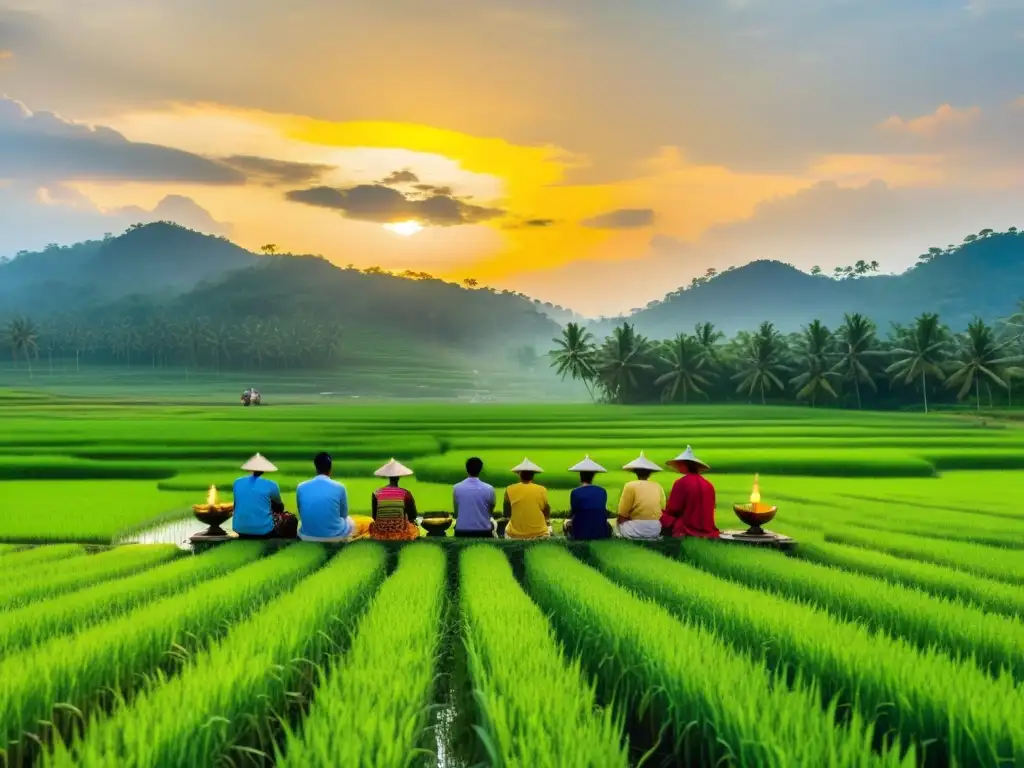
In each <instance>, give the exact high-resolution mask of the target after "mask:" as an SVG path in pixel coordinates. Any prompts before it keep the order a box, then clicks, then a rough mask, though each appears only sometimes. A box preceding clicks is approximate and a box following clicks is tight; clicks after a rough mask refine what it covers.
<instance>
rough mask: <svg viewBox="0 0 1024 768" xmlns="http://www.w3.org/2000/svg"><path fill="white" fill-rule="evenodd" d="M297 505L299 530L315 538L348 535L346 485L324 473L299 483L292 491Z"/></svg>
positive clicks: (304, 534) (332, 537)
mask: <svg viewBox="0 0 1024 768" xmlns="http://www.w3.org/2000/svg"><path fill="white" fill-rule="evenodd" d="M295 497H296V501H297V502H298V505H299V521H300V523H301V525H300V527H299V533H300V534H302V535H303V536H315V537H316V538H318V539H334V538H338V537H339V536H347V535H348V531H349V521H348V493H347V492H346V491H345V486H344V485H342V484H341V483H339V482H337V481H336V480H332V479H331V478H329V477H328V476H327V475H317V476H316V477H314V478H313V479H312V480H307V481H306V482H304V483H299V487H298V488H297V489H296V491H295Z"/></svg>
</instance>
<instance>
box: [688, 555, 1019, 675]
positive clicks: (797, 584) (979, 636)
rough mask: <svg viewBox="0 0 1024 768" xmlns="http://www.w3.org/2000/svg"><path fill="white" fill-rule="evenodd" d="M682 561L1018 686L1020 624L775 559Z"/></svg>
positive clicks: (798, 562)
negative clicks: (1005, 674)
mask: <svg viewBox="0 0 1024 768" xmlns="http://www.w3.org/2000/svg"><path fill="white" fill-rule="evenodd" d="M682 552H683V554H684V555H685V557H686V558H687V559H689V560H691V561H692V562H693V563H695V564H696V565H698V566H699V567H700V568H702V569H703V570H706V571H710V572H711V573H715V574H717V575H719V576H723V577H725V578H728V579H731V580H733V581H737V582H739V583H741V584H747V585H749V586H752V587H755V588H759V589H764V590H767V591H769V592H776V593H778V594H781V595H786V596H788V597H792V598H795V599H799V600H806V601H807V602H809V603H811V604H813V605H818V606H820V607H822V608H824V609H825V610H827V611H828V612H829V613H831V614H833V615H834V616H837V617H838V618H840V619H843V620H846V621H855V622H860V623H862V624H864V625H865V626H866V627H868V628H869V629H872V630H877V631H881V632H885V633H888V634H890V635H893V636H896V637H903V638H906V639H907V640H908V641H910V642H911V643H913V644H915V645H917V646H918V647H919V648H931V647H936V648H941V649H943V650H945V651H946V652H948V653H949V654H950V655H952V656H954V657H958V658H963V659H971V660H974V661H975V662H976V663H977V664H978V665H979V666H980V667H981V668H982V669H986V670H988V671H989V673H990V674H992V675H993V676H995V675H998V674H999V673H1000V671H1001V670H1003V669H1006V670H1008V671H1009V672H1010V673H1011V674H1012V675H1013V676H1014V677H1015V678H1016V679H1017V680H1021V679H1024V655H1022V654H1021V649H1022V648H1024V624H1021V623H1019V622H1016V621H1014V620H1012V619H1008V618H1006V617H1004V616H998V615H995V614H990V613H985V612H984V611H981V610H979V609H977V608H974V607H973V606H970V605H967V604H964V603H962V602H954V601H950V600H945V599H942V598H937V597H932V596H931V595H928V594H927V593H925V592H922V591H921V590H918V589H913V588H909V587H904V586H899V585H896V584H886V583H885V582H881V581H879V580H878V579H874V578H871V577H870V576H861V575H859V574H856V573H850V572H848V571H840V570H838V569H836V568H830V567H828V566H824V565H818V564H816V563H810V562H806V561H802V560H798V559H795V558H791V557H786V556H785V555H783V554H781V553H779V552H761V551H757V550H753V549H751V548H737V547H729V546H723V545H721V544H719V543H718V542H711V541H704V540H696V539H691V540H686V541H684V543H683V550H682Z"/></svg>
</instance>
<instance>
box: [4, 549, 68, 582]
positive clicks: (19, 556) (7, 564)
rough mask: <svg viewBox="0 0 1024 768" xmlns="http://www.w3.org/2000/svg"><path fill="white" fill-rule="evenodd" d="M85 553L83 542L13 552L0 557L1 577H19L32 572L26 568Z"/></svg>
mask: <svg viewBox="0 0 1024 768" xmlns="http://www.w3.org/2000/svg"><path fill="white" fill-rule="evenodd" d="M84 554H85V547H83V546H82V545H81V544H48V545H46V546H42V547H32V548H30V549H23V550H21V551H19V552H12V553H11V554H8V555H4V556H3V558H0V578H3V579H11V578H18V577H19V576H20V575H21V574H24V573H31V570H26V569H32V568H37V567H39V566H41V565H43V564H46V563H52V562H54V561H57V560H63V559H64V558H67V557H73V556H74V555H84Z"/></svg>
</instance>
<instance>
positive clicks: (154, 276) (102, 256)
mask: <svg viewBox="0 0 1024 768" xmlns="http://www.w3.org/2000/svg"><path fill="white" fill-rule="evenodd" d="M258 258H259V257H258V256H256V255H255V254H252V253H250V252H249V251H246V250H245V249H243V248H240V247H238V246H237V245H234V244H233V243H231V242H229V241H227V240H225V239H223V238H220V237H214V236H212V235H204V234H201V233H199V232H195V231H193V230H190V229H186V228H185V227H181V226H178V225H177V224H172V223H170V222H156V223H153V224H147V225H134V226H132V227H131V228H129V229H128V231H127V232H125V233H124V234H123V235H121V236H119V237H108V238H106V239H104V240H95V241H89V242H85V243H78V244H76V245H72V246H65V247H60V246H57V245H52V246H49V247H48V248H47V249H46V250H44V251H39V252H34V253H20V254H18V255H17V256H16V257H15V258H14V259H12V260H10V261H8V262H6V263H0V311H2V309H4V308H7V309H10V310H16V311H27V310H29V309H33V310H35V311H40V310H44V311H45V310H49V309H56V308H60V309H69V308H76V307H87V306H95V305H97V304H101V303H104V302H110V301H114V300H116V299H118V298H121V297H123V296H127V295H129V294H133V293H140V294H146V295H161V296H173V295H176V294H179V293H181V292H183V291H187V290H190V289H191V288H193V287H195V285H196V284H198V283H199V282H201V281H203V280H211V279H216V278H218V277H222V276H223V275H225V274H226V273H228V272H230V271H232V270H236V269H241V268H243V267H247V266H251V265H252V264H254V263H255V262H256V260H257V259H258Z"/></svg>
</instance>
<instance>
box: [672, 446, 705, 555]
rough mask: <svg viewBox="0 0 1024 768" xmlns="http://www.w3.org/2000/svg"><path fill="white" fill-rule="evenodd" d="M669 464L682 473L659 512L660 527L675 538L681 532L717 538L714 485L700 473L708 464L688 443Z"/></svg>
mask: <svg viewBox="0 0 1024 768" xmlns="http://www.w3.org/2000/svg"><path fill="white" fill-rule="evenodd" d="M668 465H669V466H670V467H672V468H673V469H675V470H677V471H678V472H681V473H682V475H683V476H682V477H680V478H679V479H678V480H676V481H675V483H674V484H673V485H672V492H671V493H669V495H668V504H666V505H665V513H664V514H663V515H662V516H661V526H662V528H664V529H665V532H666V533H667V534H668V535H670V536H673V537H675V538H677V539H678V538H682V537H684V536H697V537H700V538H702V539H717V538H718V535H719V531H718V527H717V526H716V525H715V486H713V485H712V484H711V483H709V482H708V481H707V479H706V478H705V477H703V475H702V473H703V472H706V471H707V470H709V469H711V467H709V466H708V465H707V464H705V463H704V462H703V461H701V460H700V459H698V458H697V457H696V456H695V455H694V454H693V448H691V447H690V446H686V450H685V451H683V452H682V453H681V454H679V455H678V456H676V457H675V458H674V459H672V461H670V462H668Z"/></svg>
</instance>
